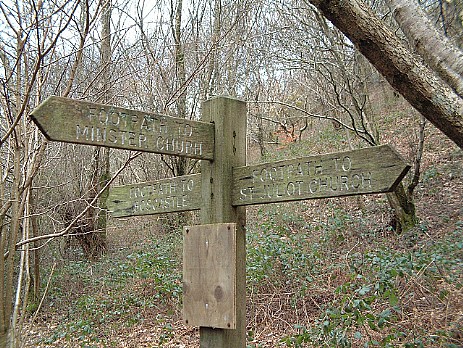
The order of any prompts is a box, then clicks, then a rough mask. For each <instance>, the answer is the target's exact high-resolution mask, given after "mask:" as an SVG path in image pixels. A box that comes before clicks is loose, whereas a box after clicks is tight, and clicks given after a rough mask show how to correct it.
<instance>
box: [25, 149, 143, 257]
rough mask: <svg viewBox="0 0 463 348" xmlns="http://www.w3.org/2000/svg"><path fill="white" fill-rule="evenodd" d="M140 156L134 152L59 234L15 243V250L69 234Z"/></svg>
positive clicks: (139, 153)
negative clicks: (25, 245) (28, 244)
mask: <svg viewBox="0 0 463 348" xmlns="http://www.w3.org/2000/svg"><path fill="white" fill-rule="evenodd" d="M140 155H141V152H136V153H135V154H133V155H131V156H130V157H129V158H128V159H127V160H126V161H125V163H124V164H123V165H122V166H121V167H120V168H119V169H118V170H117V171H116V173H115V174H114V175H113V176H112V177H111V179H110V180H109V181H108V182H107V183H106V185H105V186H104V187H103V188H102V189H101V190H100V191H99V192H98V193H97V194H96V195H95V197H94V198H93V199H92V200H91V202H90V203H89V204H88V205H87V207H86V208H85V209H83V210H82V211H81V212H80V214H78V215H77V216H76V217H75V218H74V219H73V220H72V221H71V222H70V224H69V225H68V226H66V228H65V229H64V230H62V231H61V232H57V233H50V234H45V235H42V236H37V237H33V238H29V239H26V240H22V241H20V242H18V243H16V248H19V247H21V246H22V245H24V244H27V243H32V242H35V241H39V240H43V239H50V238H56V237H62V236H65V235H67V234H68V233H69V231H70V230H71V229H72V228H73V227H74V226H75V224H76V223H77V222H78V221H79V220H80V218H82V216H84V215H85V213H86V212H87V211H88V210H89V209H90V208H91V207H93V206H94V204H95V203H96V201H97V200H98V198H99V197H100V196H101V195H102V193H103V192H104V191H105V190H106V189H108V188H109V186H110V185H111V184H112V183H113V182H114V180H115V179H116V178H117V177H118V176H119V174H120V173H121V172H122V171H123V170H124V169H125V168H126V167H127V166H128V165H129V164H130V162H132V161H133V160H134V159H135V158H137V157H138V156H140Z"/></svg>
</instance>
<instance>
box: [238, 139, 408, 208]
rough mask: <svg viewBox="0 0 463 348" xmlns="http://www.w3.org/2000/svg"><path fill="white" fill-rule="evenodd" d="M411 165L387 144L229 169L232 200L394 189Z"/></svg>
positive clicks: (250, 201) (289, 198) (271, 199)
mask: <svg viewBox="0 0 463 348" xmlns="http://www.w3.org/2000/svg"><path fill="white" fill-rule="evenodd" d="M409 169H410V166H408V165H406V164H405V163H404V161H403V160H402V158H401V157H400V156H399V155H398V154H397V152H395V151H394V150H393V149H392V148H391V147H390V146H389V145H382V146H376V147H368V148H364V149H360V150H353V151H346V152H339V153H331V154H323V155H316V156H308V157H302V158H295V159H290V160H284V161H277V162H271V163H263V164H258V165H255V166H246V167H238V168H234V169H233V197H232V204H233V205H250V204H262V203H275V202H285V201H296V200H303V199H315V198H328V197H341V196H352V195H362V194H368V193H383V192H391V191H393V190H394V189H395V188H396V186H397V185H398V184H399V182H400V181H401V180H402V178H403V177H404V176H405V174H407V172H408V170H409Z"/></svg>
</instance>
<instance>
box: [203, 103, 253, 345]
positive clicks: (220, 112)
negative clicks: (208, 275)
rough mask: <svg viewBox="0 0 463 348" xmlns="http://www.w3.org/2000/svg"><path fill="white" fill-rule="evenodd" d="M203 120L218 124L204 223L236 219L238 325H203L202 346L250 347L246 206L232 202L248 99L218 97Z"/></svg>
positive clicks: (242, 160) (206, 179)
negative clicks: (246, 100) (228, 327)
mask: <svg viewBox="0 0 463 348" xmlns="http://www.w3.org/2000/svg"><path fill="white" fill-rule="evenodd" d="M202 120H203V121H206V122H213V123H214V125H215V139H216V143H215V149H214V153H215V157H214V160H213V161H201V178H202V184H201V191H202V207H201V212H200V216H201V223H202V224H211V223H222V222H226V223H236V249H235V253H236V258H235V260H236V262H235V269H236V300H235V303H236V328H235V329H216V328H212V327H206V326H201V327H200V347H201V348H212V347H213V348H245V347H246V235H245V230H244V225H245V223H246V209H245V208H244V207H233V206H232V204H231V193H232V185H231V183H232V169H233V167H236V166H244V165H246V103H244V102H243V101H240V100H237V99H233V98H225V97H217V98H213V99H210V100H208V101H206V102H205V103H204V105H203V110H202Z"/></svg>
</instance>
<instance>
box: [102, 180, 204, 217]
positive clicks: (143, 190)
mask: <svg viewBox="0 0 463 348" xmlns="http://www.w3.org/2000/svg"><path fill="white" fill-rule="evenodd" d="M107 205H108V210H109V211H110V212H111V214H112V216H114V217H125V216H137V215H153V214H162V213H172V212H180V211H188V210H199V209H200V208H201V174H192V175H185V176H178V177H176V178H170V179H162V180H158V181H154V182H145V183H139V184H133V185H124V186H116V187H113V188H112V189H111V190H110V191H109V195H108V200H107Z"/></svg>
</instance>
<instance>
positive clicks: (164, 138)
mask: <svg viewBox="0 0 463 348" xmlns="http://www.w3.org/2000/svg"><path fill="white" fill-rule="evenodd" d="M31 118H32V120H33V121H34V122H35V123H36V124H37V126H38V127H39V128H40V130H41V131H42V133H43V134H44V135H45V136H46V137H47V139H49V140H55V141H63V142H68V143H76V144H87V145H99V146H106V147H112V148H119V149H127V150H136V151H146V152H153V153H161V154H169V155H176V156H183V157H190V158H198V159H209V160H212V159H213V158H214V154H213V144H214V125H213V124H210V123H206V122H200V121H193V120H187V119H183V118H178V117H171V116H166V115H162V114H156V113H151V112H144V111H139V110H130V109H126V108H121V107H117V106H111V105H103V104H98V103H92V102H87V101H81V100H74V99H69V98H63V97H57V96H51V97H49V98H47V99H46V100H45V101H44V102H43V103H41V104H40V105H39V106H38V107H37V108H35V109H34V110H33V111H32V113H31Z"/></svg>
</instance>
